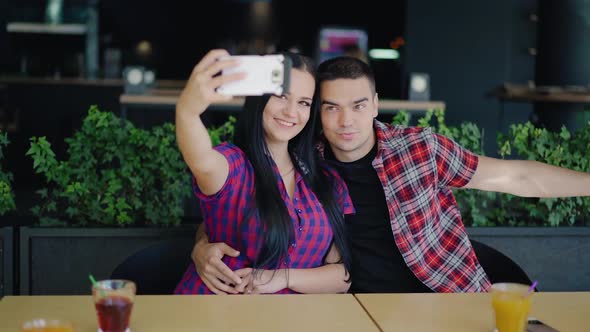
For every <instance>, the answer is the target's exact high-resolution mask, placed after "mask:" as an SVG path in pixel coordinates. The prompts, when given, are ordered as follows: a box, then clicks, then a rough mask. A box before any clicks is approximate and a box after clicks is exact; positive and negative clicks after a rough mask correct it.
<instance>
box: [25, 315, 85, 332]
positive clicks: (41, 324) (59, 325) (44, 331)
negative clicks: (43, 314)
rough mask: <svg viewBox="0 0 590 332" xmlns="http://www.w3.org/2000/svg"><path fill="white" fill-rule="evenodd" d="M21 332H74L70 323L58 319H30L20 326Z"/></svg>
mask: <svg viewBox="0 0 590 332" xmlns="http://www.w3.org/2000/svg"><path fill="white" fill-rule="evenodd" d="M20 330H21V332H74V327H73V326H72V323H70V322H68V321H65V320H60V319H44V318H38V319H32V320H29V321H26V322H24V323H23V325H21V328H20Z"/></svg>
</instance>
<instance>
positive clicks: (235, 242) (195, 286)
mask: <svg viewBox="0 0 590 332" xmlns="http://www.w3.org/2000/svg"><path fill="white" fill-rule="evenodd" d="M215 150H217V151H218V152H220V153H221V154H223V155H224V156H225V158H226V159H227V161H228V163H229V174H228V178H227V180H226V182H225V184H224V185H223V187H222V188H221V190H220V191H219V192H218V193H216V194H214V195H211V196H207V195H204V194H203V193H202V192H201V191H200V190H199V188H198V186H197V185H196V184H195V185H194V191H195V195H196V196H197V197H198V198H199V199H200V201H201V210H202V212H203V222H204V223H205V228H206V230H207V235H208V236H209V242H225V243H226V244H228V245H229V246H230V247H232V248H234V249H236V250H238V251H240V256H239V257H236V258H234V257H229V256H225V257H224V258H223V262H224V263H225V264H226V265H227V266H228V267H229V268H230V269H232V270H237V269H241V268H245V267H252V265H253V263H254V261H255V260H256V257H257V255H258V253H259V250H260V245H261V244H262V240H263V239H262V236H263V232H262V225H261V224H260V220H259V217H258V214H256V213H251V212H252V204H253V202H254V201H255V198H254V183H255V181H254V168H253V167H252V164H251V163H250V162H249V161H248V160H247V159H246V155H245V154H244V152H243V151H242V150H240V149H239V148H238V147H236V146H235V145H232V144H229V143H223V144H220V145H218V146H216V147H215ZM273 171H274V177H275V178H276V179H277V185H278V186H279V190H280V192H281V197H282V198H283V201H284V202H285V205H286V207H287V210H288V211H289V215H290V216H291V220H292V221H293V227H294V230H295V240H294V243H292V244H291V247H290V248H289V257H287V258H286V259H285V261H283V262H282V266H283V267H284V268H313V267H318V266H321V265H323V263H324V262H323V260H324V257H325V255H326V254H327V253H328V250H329V249H330V246H331V244H332V238H333V233H332V228H331V226H330V222H329V220H328V218H327V216H326V214H325V212H324V209H323V207H322V204H321V203H320V201H319V200H318V199H317V197H316V195H315V194H314V193H313V191H312V190H311V188H310V187H308V186H307V184H306V183H305V181H304V180H303V177H302V176H301V174H300V173H299V172H298V171H295V191H294V193H293V199H292V200H291V199H289V196H288V194H287V191H286V188H285V185H284V183H283V181H282V179H281V176H280V174H279V171H278V168H277V167H276V165H273ZM326 172H327V173H328V175H329V176H331V177H333V180H334V181H333V182H334V193H335V195H336V199H337V202H338V204H339V205H340V209H341V210H342V211H343V213H344V214H351V213H354V208H353V206H352V202H351V201H350V197H349V195H348V188H347V187H346V184H345V183H344V181H343V180H342V178H340V176H339V175H338V173H337V172H336V171H334V170H331V169H329V168H326ZM269 176H270V175H269ZM244 223H246V224H245V225H244ZM261 268H264V267H261ZM174 292H175V293H176V294H212V292H211V291H210V290H209V289H208V288H207V286H206V285H205V284H204V283H203V280H202V279H201V278H200V277H199V275H198V274H197V272H196V269H195V266H194V263H191V264H190V266H189V267H188V268H187V270H186V272H185V273H184V275H183V277H182V279H181V281H180V283H179V284H178V285H177V287H176V290H175V291H174ZM278 293H294V292H293V291H291V290H290V289H283V290H281V291H279V292H278Z"/></svg>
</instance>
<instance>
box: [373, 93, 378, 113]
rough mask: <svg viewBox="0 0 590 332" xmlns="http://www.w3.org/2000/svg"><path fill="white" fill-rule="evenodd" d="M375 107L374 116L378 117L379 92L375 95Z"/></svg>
mask: <svg viewBox="0 0 590 332" xmlns="http://www.w3.org/2000/svg"><path fill="white" fill-rule="evenodd" d="M373 107H375V110H374V114H373V118H376V117H377V115H378V114H379V94H378V93H377V92H375V95H374V96H373Z"/></svg>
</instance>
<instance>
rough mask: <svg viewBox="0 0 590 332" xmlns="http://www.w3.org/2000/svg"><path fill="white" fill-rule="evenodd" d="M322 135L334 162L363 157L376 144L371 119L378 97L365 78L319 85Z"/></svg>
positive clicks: (374, 112) (325, 82)
mask: <svg viewBox="0 0 590 332" xmlns="http://www.w3.org/2000/svg"><path fill="white" fill-rule="evenodd" d="M320 105H321V119H322V127H323V129H324V136H325V137H326V139H327V140H328V142H329V143H330V147H331V148H332V152H334V156H335V157H336V159H338V160H340V161H344V162H351V161H355V160H359V159H361V158H362V157H364V156H366V155H367V154H368V153H369V152H370V151H371V149H372V148H373V145H374V144H375V134H374V132H373V119H374V118H375V117H376V116H377V110H378V98H377V94H375V93H373V91H372V89H371V85H370V83H369V80H368V79H367V78H364V77H361V78H357V79H336V80H333V81H324V82H322V83H321V86H320Z"/></svg>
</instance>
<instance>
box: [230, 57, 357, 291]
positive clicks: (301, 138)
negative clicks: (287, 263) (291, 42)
mask: <svg viewBox="0 0 590 332" xmlns="http://www.w3.org/2000/svg"><path fill="white" fill-rule="evenodd" d="M283 55H284V56H286V57H289V58H290V59H291V61H292V68H294V69H299V70H302V71H305V72H308V73H309V74H311V75H312V76H313V77H314V79H315V78H316V72H315V67H314V64H313V62H312V61H311V59H309V58H307V57H304V56H301V55H299V54H293V53H283ZM269 98H270V95H264V96H260V97H247V98H246V102H245V104H244V110H243V112H242V114H241V116H240V119H239V120H238V123H237V124H236V132H235V136H234V142H235V144H236V146H238V147H239V148H240V149H241V150H242V151H244V153H245V154H246V156H247V158H248V160H249V161H250V162H251V163H252V166H253V168H254V175H255V179H256V180H255V187H254V194H255V197H256V199H255V204H256V205H255V207H254V211H255V212H253V213H258V214H259V216H260V219H261V223H262V228H263V231H264V237H263V239H264V240H263V241H264V242H263V243H262V246H261V249H260V252H259V254H258V257H257V259H256V261H255V262H254V268H269V269H277V268H280V264H281V262H282V260H284V259H286V258H287V257H288V250H289V245H290V244H291V243H292V242H293V241H294V239H295V230H294V227H293V222H292V221H291V216H290V215H289V212H288V211H287V207H286V206H285V202H284V201H283V200H282V198H281V193H280V191H279V187H278V186H277V180H276V178H275V177H274V176H269V175H270V174H274V173H273V168H272V167H273V166H272V165H273V161H272V158H271V155H270V151H269V150H268V147H267V145H266V141H265V139H264V137H265V136H264V128H263V126H262V113H263V111H264V107H265V106H266V104H267V102H268V100H269ZM318 111H319V105H318V102H317V96H314V102H313V103H312V105H311V114H310V117H309V121H308V122H307V124H306V125H305V127H304V128H303V130H302V131H301V132H300V133H299V134H298V135H297V136H295V137H294V138H293V139H291V140H290V141H289V148H288V149H289V154H290V155H291V158H292V160H293V164H294V166H295V167H296V168H297V170H298V171H299V172H300V173H301V175H302V176H303V179H304V181H305V182H306V184H307V185H308V186H310V187H311V188H312V190H313V192H314V193H315V195H316V197H318V199H319V200H320V202H321V203H322V205H323V208H324V211H325V212H326V215H327V217H328V219H329V221H330V225H331V227H332V231H333V233H334V243H335V245H336V248H338V251H339V252H340V255H341V257H342V259H341V262H342V263H343V264H344V266H345V269H346V272H347V275H350V274H349V271H350V268H351V258H350V253H349V250H348V244H347V237H346V234H345V229H344V216H343V212H342V210H341V208H340V207H339V205H338V202H337V199H336V196H335V190H334V188H335V186H334V183H333V178H332V177H331V176H327V175H326V174H325V173H324V171H322V169H321V168H320V167H321V166H320V161H319V157H318V153H317V151H316V150H315V147H314V143H315V142H314V139H315V137H316V136H315V134H316V126H317V124H318V122H319V119H318V118H319V115H318V113H319V112H318ZM244 224H245V223H244ZM348 279H350V278H348ZM348 279H347V280H348Z"/></svg>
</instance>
